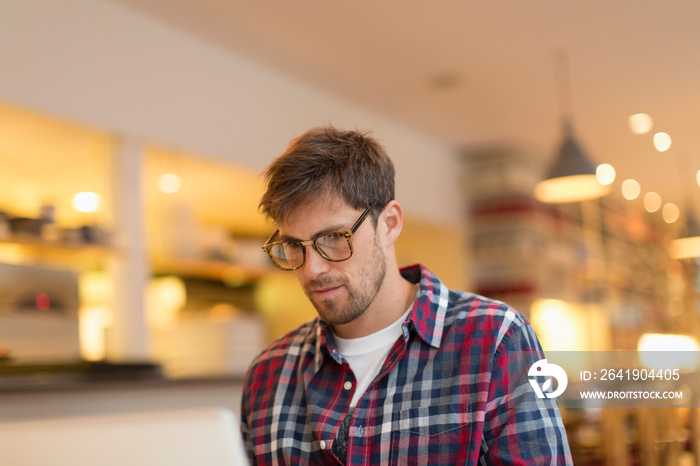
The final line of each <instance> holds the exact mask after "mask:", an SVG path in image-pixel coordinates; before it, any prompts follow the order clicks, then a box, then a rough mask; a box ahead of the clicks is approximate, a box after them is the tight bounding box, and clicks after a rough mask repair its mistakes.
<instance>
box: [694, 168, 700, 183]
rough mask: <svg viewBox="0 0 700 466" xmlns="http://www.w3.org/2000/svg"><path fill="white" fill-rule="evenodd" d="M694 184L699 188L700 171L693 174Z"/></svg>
mask: <svg viewBox="0 0 700 466" xmlns="http://www.w3.org/2000/svg"><path fill="white" fill-rule="evenodd" d="M695 182H696V183H697V184H698V186H700V170H698V171H697V172H696V173H695Z"/></svg>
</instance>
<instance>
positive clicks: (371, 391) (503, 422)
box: [241, 265, 572, 466]
mask: <svg viewBox="0 0 700 466" xmlns="http://www.w3.org/2000/svg"><path fill="white" fill-rule="evenodd" d="M401 273H402V275H403V276H404V277H406V278H407V279H408V280H410V281H412V282H413V283H418V282H420V291H419V293H418V297H417V299H416V301H415V303H414V304H413V307H412V310H411V312H410V313H409V316H408V318H407V319H406V321H405V322H404V324H403V326H402V329H403V336H402V337H399V339H398V340H397V341H396V343H395V345H394V346H393V348H392V349H391V351H390V353H389V356H388V357H387V359H386V361H385V362H384V365H383V367H382V369H381V370H380V373H379V374H378V375H377V377H376V379H375V380H374V381H373V383H372V384H371V385H370V386H369V388H368V389H367V391H366V392H365V394H364V395H362V397H361V398H360V400H359V401H358V404H357V406H356V408H355V409H354V410H352V411H351V412H352V414H351V415H352V418H351V424H350V430H349V439H348V453H347V464H349V465H350V464H352V465H356V464H357V465H359V464H363V465H365V464H425V465H433V466H435V465H456V464H468V465H488V464H493V465H500V464H514V465H534V464H548V465H569V464H572V460H571V454H570V451H569V445H568V442H567V437H566V431H565V429H564V426H563V423H562V420H561V416H560V413H559V409H558V406H557V403H556V400H555V399H549V398H546V399H538V398H537V397H536V396H535V395H534V393H533V390H532V387H531V386H530V385H529V384H528V382H527V378H526V377H527V368H528V367H529V364H530V363H531V362H534V361H535V360H537V359H540V358H542V357H544V355H543V353H542V350H541V348H540V345H539V342H538V341H537V337H536V336H535V333H534V331H533V330H532V327H531V326H530V324H529V323H528V322H527V321H526V320H525V319H524V318H523V317H522V316H521V315H520V314H519V313H517V312H516V311H515V310H513V309H512V308H510V307H509V306H507V305H506V304H504V303H501V302H498V301H493V300H489V299H487V298H484V297H482V296H478V295H475V294H471V293H466V292H461V291H453V290H449V289H448V288H447V287H446V286H445V285H444V284H443V283H442V282H441V281H440V280H439V279H438V278H437V277H435V276H434V275H433V274H432V273H431V272H430V271H429V270H428V269H426V268H425V267H422V266H420V265H414V266H411V267H407V268H405V269H402V270H401ZM354 390H355V377H354V375H353V373H352V370H351V369H350V366H349V365H348V364H347V362H345V361H344V360H343V358H342V356H341V355H340V354H339V353H338V351H337V348H336V346H335V344H334V342H333V337H332V333H331V331H330V328H328V326H327V325H325V324H324V323H323V322H322V321H320V320H319V319H318V318H316V319H314V320H312V321H310V322H308V323H306V324H304V325H302V326H301V327H299V328H298V329H296V330H294V331H293V332H291V333H289V334H287V335H286V336H284V337H282V338H280V339H279V340H277V341H275V342H274V343H272V344H271V345H270V346H269V347H268V348H267V349H266V350H265V351H264V352H263V353H262V354H261V355H259V356H258V357H257V358H256V360H255V361H254V362H253V363H252V365H251V367H250V369H249V371H248V374H247V378H246V383H245V386H244V392H243V400H242V409H241V426H242V432H243V437H244V439H245V441H246V446H247V449H248V455H249V456H250V458H251V460H252V461H253V464H260V465H273V464H275V465H277V464H285V465H300V464H341V463H340V461H339V460H338V459H337V458H336V457H335V456H334V454H333V452H332V448H331V447H332V444H333V441H334V439H335V438H336V434H337V432H338V430H339V428H340V426H341V424H342V422H343V419H344V418H345V415H346V414H347V413H348V412H349V410H350V400H351V399H352V396H353V393H354Z"/></svg>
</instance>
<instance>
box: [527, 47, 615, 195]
mask: <svg viewBox="0 0 700 466" xmlns="http://www.w3.org/2000/svg"><path fill="white" fill-rule="evenodd" d="M557 58H559V60H558V63H557V64H558V65H559V66H558V68H559V71H560V73H559V79H558V83H559V95H560V97H559V101H560V102H559V103H560V106H561V107H562V114H563V115H564V116H563V118H562V120H563V128H562V129H563V133H564V134H563V138H562V143H561V145H560V146H559V150H558V151H557V153H556V157H555V159H554V162H553V163H552V165H551V166H550V167H549V169H548V170H547V174H546V177H545V179H544V180H542V181H540V182H539V183H537V185H536V186H535V198H537V200H539V201H540V202H546V203H551V204H558V203H565V202H579V201H586V200H589V199H596V198H598V197H602V196H604V195H606V194H608V193H609V192H610V190H611V189H612V188H611V187H610V186H604V185H602V184H600V182H599V181H598V179H597V178H596V169H595V166H594V165H593V163H592V162H591V161H590V160H589V158H588V156H587V155H586V153H585V152H584V150H583V149H582V148H581V145H580V144H579V142H578V140H577V139H576V137H575V136H574V131H573V125H572V123H571V117H570V116H569V115H570V114H571V113H572V112H571V109H570V108H564V107H570V106H571V104H570V103H569V104H568V105H565V104H564V102H565V101H566V102H570V100H571V90H570V89H569V79H568V74H566V72H567V68H568V66H567V60H566V55H565V54H564V53H561V52H560V53H559V54H557V55H555V59H557Z"/></svg>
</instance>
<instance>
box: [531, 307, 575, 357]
mask: <svg viewBox="0 0 700 466" xmlns="http://www.w3.org/2000/svg"><path fill="white" fill-rule="evenodd" d="M530 318H531V320H532V325H533V326H534V327H535V329H536V331H537V334H538V336H539V338H540V342H541V344H542V347H543V348H544V349H545V350H546V351H577V350H586V349H587V348H585V342H584V341H582V340H583V338H582V337H583V335H582V332H581V322H580V316H578V315H577V313H576V311H575V309H574V308H573V307H572V306H571V305H569V303H567V302H566V301H561V300H558V299H538V300H537V301H535V302H534V303H533V304H532V309H531V311H530Z"/></svg>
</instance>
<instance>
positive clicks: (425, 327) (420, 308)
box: [314, 264, 449, 372]
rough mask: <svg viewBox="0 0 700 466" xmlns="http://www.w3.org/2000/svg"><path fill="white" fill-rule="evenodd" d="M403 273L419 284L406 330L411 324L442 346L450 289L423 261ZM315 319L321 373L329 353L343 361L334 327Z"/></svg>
mask: <svg viewBox="0 0 700 466" xmlns="http://www.w3.org/2000/svg"><path fill="white" fill-rule="evenodd" d="M400 272H401V275H402V276H403V277H404V278H405V279H406V280H408V281H410V282H411V283H418V284H419V289H418V293H417V295H416V300H415V302H414V303H413V307H412V309H411V312H410V313H409V317H408V320H407V322H406V324H404V329H406V330H410V329H409V328H408V326H409V325H410V326H412V327H413V328H414V329H415V331H416V333H417V334H418V336H420V337H421V339H423V341H425V342H426V343H427V344H429V345H430V346H432V347H434V348H439V347H440V343H441V342H442V332H443V327H444V325H445V314H446V312H447V304H448V295H449V289H448V288H447V287H446V286H445V285H444V284H443V283H442V282H441V281H440V279H439V278H437V277H436V276H435V275H433V273H432V272H430V270H428V268H427V267H425V266H423V265H421V264H414V265H410V266H408V267H404V268H402V269H401V270H400ZM316 320H317V326H316V329H315V330H316V332H315V336H316V353H315V358H314V366H315V367H314V371H315V372H318V371H319V370H320V369H321V366H322V365H323V361H324V357H325V356H326V355H328V356H330V357H332V358H333V359H334V360H335V361H336V362H337V363H338V364H341V363H342V358H341V356H340V353H339V352H338V349H337V347H336V345H335V342H334V341H333V338H332V337H330V338H329V335H331V334H332V332H331V328H330V327H329V326H328V324H326V323H325V322H323V321H321V320H320V319H318V318H317V319H316ZM407 324H408V325H407Z"/></svg>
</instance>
